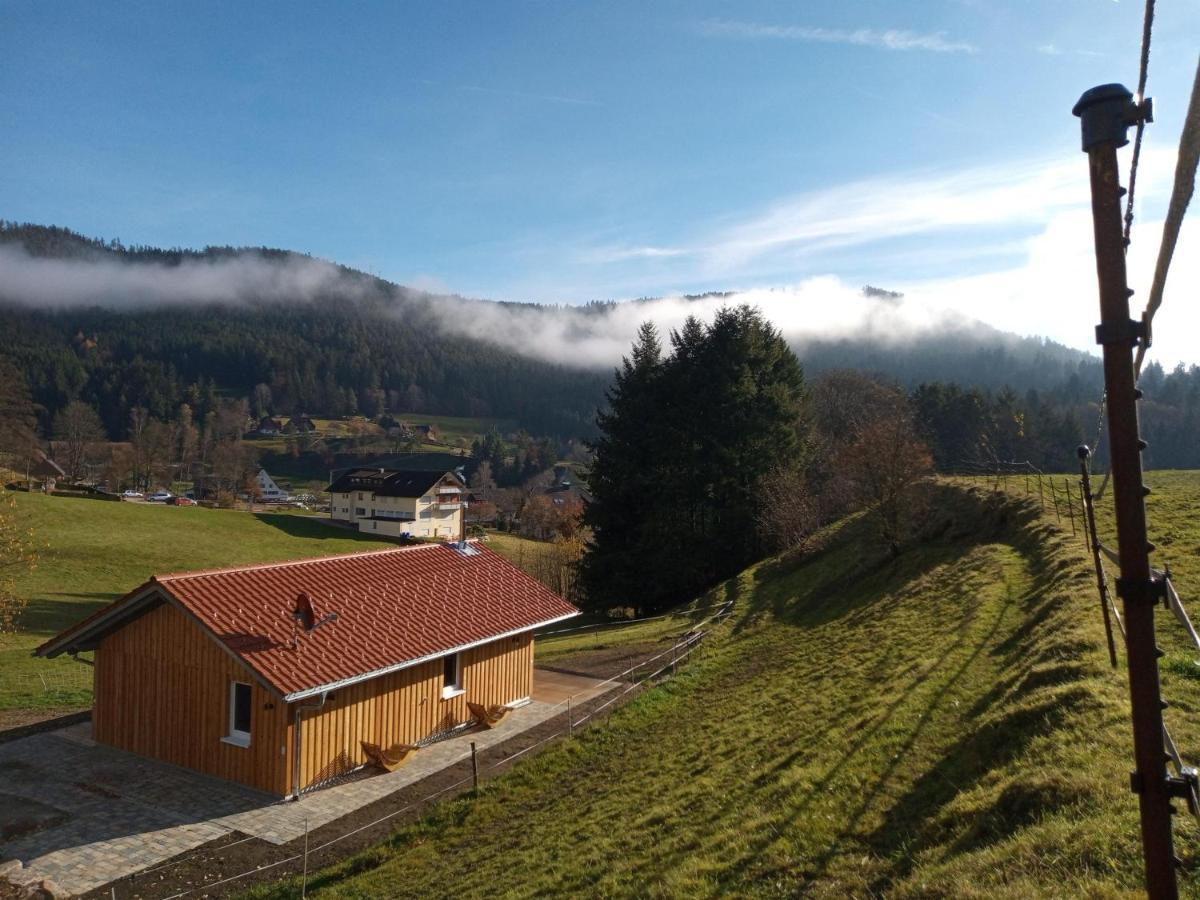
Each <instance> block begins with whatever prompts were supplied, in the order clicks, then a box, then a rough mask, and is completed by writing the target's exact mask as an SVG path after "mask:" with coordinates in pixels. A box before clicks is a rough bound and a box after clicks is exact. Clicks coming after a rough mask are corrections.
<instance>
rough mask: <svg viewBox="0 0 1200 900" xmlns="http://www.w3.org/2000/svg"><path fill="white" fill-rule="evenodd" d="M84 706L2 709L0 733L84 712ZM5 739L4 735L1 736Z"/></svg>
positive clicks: (0, 713)
mask: <svg viewBox="0 0 1200 900" xmlns="http://www.w3.org/2000/svg"><path fill="white" fill-rule="evenodd" d="M85 709H86V707H82V706H48V707H43V708H40V709H0V732H4V731H8V730H9V729H10V728H23V727H24V726H26V725H36V724H37V723H38V722H44V721H46V720H47V719H57V718H58V717H59V716H69V715H71V714H72V713H77V712H83V711H84V710H85ZM0 737H3V735H0Z"/></svg>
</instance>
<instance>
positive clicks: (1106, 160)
mask: <svg viewBox="0 0 1200 900" xmlns="http://www.w3.org/2000/svg"><path fill="white" fill-rule="evenodd" d="M1072 112H1073V113H1074V114H1075V115H1077V116H1079V117H1080V120H1081V121H1080V126H1081V129H1082V133H1083V150H1084V152H1085V153H1087V155H1088V169H1089V174H1090V179H1091V195H1092V224H1093V233H1094V238H1095V246H1096V274H1097V279H1098V281H1099V288H1100V291H1099V294H1100V325H1099V326H1098V327H1097V328H1096V342H1097V343H1099V344H1100V345H1101V346H1102V347H1103V353H1104V389H1105V393H1106V395H1107V397H1108V403H1107V409H1106V412H1107V415H1108V435H1109V439H1108V446H1109V466H1110V467H1111V472H1112V482H1113V505H1114V507H1115V509H1116V514H1117V551H1118V554H1119V557H1120V561H1121V576H1120V579H1119V580H1118V581H1117V595H1118V596H1119V597H1120V598H1121V600H1122V601H1123V603H1124V606H1125V658H1126V660H1127V662H1128V665H1129V699H1130V707H1131V711H1132V719H1133V755H1134V763H1135V766H1136V769H1135V771H1134V772H1133V774H1132V775H1131V776H1130V787H1131V788H1132V790H1133V792H1134V793H1136V794H1137V795H1138V808H1139V813H1140V818H1141V833H1142V853H1143V857H1144V860H1145V872H1146V893H1147V894H1148V895H1149V897H1150V898H1151V900H1162V898H1167V900H1174V898H1175V897H1177V896H1178V895H1179V885H1178V883H1177V881H1176V877H1177V876H1176V872H1175V851H1174V847H1173V838H1172V835H1171V814H1172V813H1173V812H1174V810H1173V809H1172V808H1171V795H1172V790H1173V788H1174V784H1173V782H1172V780H1171V778H1170V776H1169V775H1168V774H1167V766H1166V755H1165V752H1164V751H1165V746H1164V742H1163V719H1162V705H1161V704H1162V693H1161V691H1160V689H1159V681H1158V647H1157V643H1156V641H1155V635H1154V608H1155V606H1156V605H1157V601H1158V599H1160V598H1161V597H1162V596H1163V591H1165V589H1166V585H1165V583H1164V582H1163V581H1162V580H1161V579H1156V578H1154V577H1153V573H1152V571H1151V569H1150V555H1149V554H1150V548H1149V545H1148V543H1147V540H1146V504H1145V497H1144V495H1145V485H1143V484H1142V457H1141V453H1142V450H1143V448H1144V447H1145V446H1146V445H1145V443H1144V442H1143V441H1142V440H1141V436H1140V435H1139V427H1138V409H1137V400H1138V397H1139V396H1140V392H1139V391H1138V390H1137V386H1136V385H1135V384H1134V378H1135V376H1134V370H1133V361H1132V356H1131V354H1132V351H1133V348H1134V347H1135V346H1136V345H1137V344H1138V343H1139V341H1140V342H1141V343H1142V344H1143V346H1146V345H1148V344H1149V342H1150V341H1149V338H1150V334H1149V331H1150V329H1149V325H1148V324H1147V323H1145V322H1144V321H1143V322H1137V321H1134V320H1133V319H1131V318H1130V310H1129V283H1128V279H1127V277H1126V271H1125V242H1124V237H1123V234H1122V229H1121V195H1122V194H1123V193H1124V192H1125V191H1124V189H1123V188H1122V187H1121V184H1120V172H1119V170H1118V167H1117V148H1118V147H1123V146H1124V145H1125V144H1127V143H1128V138H1127V137H1126V132H1127V130H1128V128H1129V126H1130V125H1131V124H1134V123H1137V122H1144V121H1146V120H1147V119H1148V118H1149V115H1148V113H1149V107H1148V104H1147V103H1146V102H1144V101H1142V100H1141V98H1138V100H1137V101H1135V100H1134V98H1133V95H1132V94H1131V93H1130V92H1129V90H1128V89H1127V88H1125V87H1124V86H1123V85H1119V84H1106V85H1102V86H1100V87H1096V88H1092V89H1091V90H1090V91H1087V92H1086V93H1085V94H1084V95H1083V96H1082V97H1080V98H1079V102H1078V103H1076V104H1075V108H1074V109H1073V110H1072Z"/></svg>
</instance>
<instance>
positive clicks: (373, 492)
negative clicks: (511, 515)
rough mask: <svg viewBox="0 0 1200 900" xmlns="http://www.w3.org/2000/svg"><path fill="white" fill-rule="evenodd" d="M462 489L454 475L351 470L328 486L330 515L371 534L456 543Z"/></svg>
mask: <svg viewBox="0 0 1200 900" xmlns="http://www.w3.org/2000/svg"><path fill="white" fill-rule="evenodd" d="M464 487H465V486H464V484H463V482H462V479H461V478H459V476H458V475H456V474H455V473H454V472H445V471H441V472H425V471H411V470H403V469H384V468H357V469H351V470H349V471H348V472H346V473H345V474H343V475H341V476H340V477H339V478H336V479H334V481H333V482H332V483H331V484H330V485H329V497H330V501H329V515H330V518H332V519H334V520H335V521H340V522H346V523H349V524H353V525H354V526H356V527H357V528H358V530H359V531H367V532H370V533H372V534H385V535H391V536H393V537H411V538H435V539H441V540H450V541H453V540H458V539H460V538H461V537H462V536H463V509H464V507H465V506H466V497H465V496H464Z"/></svg>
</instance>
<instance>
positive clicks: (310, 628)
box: [292, 591, 338, 650]
mask: <svg viewBox="0 0 1200 900" xmlns="http://www.w3.org/2000/svg"><path fill="white" fill-rule="evenodd" d="M329 599H330V600H331V601H332V600H333V595H332V594H330V597H329ZM337 619H338V614H337V613H335V612H331V613H327V614H326V615H325V617H324V618H322V619H321V620H320V621H318V620H317V614H316V613H315V612H313V605H312V601H311V600H309V599H308V594H306V593H304V592H303V591H301V592H300V593H299V594H297V595H296V604H295V606H293V607H292V649H293V650H295V649H296V648H297V647H298V646H299V643H300V629H301V628H303V629H304V633H305V634H312V633H313V632H314V631H316V630H317V629H318V628H320V627H321V626H322V625H324V624H325V623H326V622H336V621H337Z"/></svg>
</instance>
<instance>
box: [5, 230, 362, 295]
mask: <svg viewBox="0 0 1200 900" xmlns="http://www.w3.org/2000/svg"><path fill="white" fill-rule="evenodd" d="M348 284H349V279H347V278H346V277H345V274H344V272H343V270H341V269H339V268H338V267H337V266H335V265H333V264H332V263H329V262H325V261H324V260H319V259H312V258H309V257H304V256H294V255H288V256H285V257H282V258H279V259H275V258H270V257H266V256H263V255H261V254H258V253H253V252H245V253H237V254H233V255H230V256H223V257H218V258H215V259H208V258H185V259H183V260H182V261H180V262H178V263H162V262H127V261H125V260H122V259H120V258H119V257H117V256H113V257H112V258H100V259H57V258H47V257H39V256H31V255H30V254H29V253H28V252H26V250H25V249H24V248H23V247H20V246H14V245H9V246H3V245H0V300H4V301H7V302H11V303H19V304H21V305H24V306H31V307H34V308H37V309H64V308H70V307H78V306H104V307H108V308H111V309H116V310H126V309H146V308H150V307H161V306H187V305H199V304H211V303H227V304H241V303H254V302H258V303H279V302H293V301H297V300H301V301H306V300H312V299H313V298H315V297H317V296H320V295H322V294H326V293H329V292H331V291H335V290H339V289H345V287H346V286H347V285H348Z"/></svg>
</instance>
